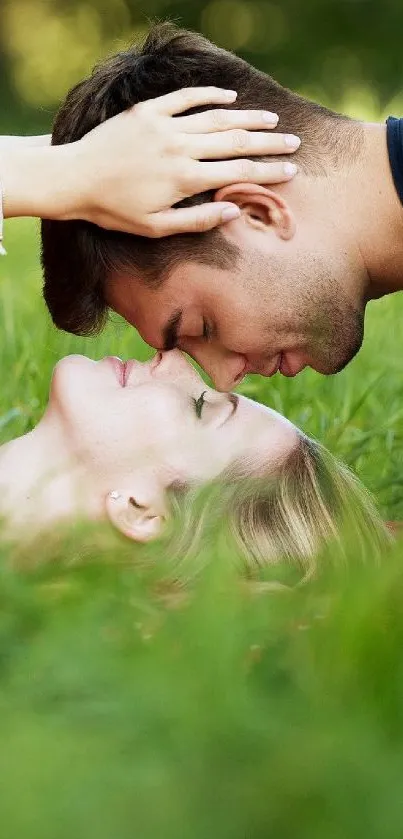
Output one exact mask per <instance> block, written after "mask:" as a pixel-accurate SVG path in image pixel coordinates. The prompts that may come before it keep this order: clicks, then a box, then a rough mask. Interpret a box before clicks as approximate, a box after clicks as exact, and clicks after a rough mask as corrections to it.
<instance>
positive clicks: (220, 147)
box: [186, 128, 301, 160]
mask: <svg viewBox="0 0 403 839" xmlns="http://www.w3.org/2000/svg"><path fill="white" fill-rule="evenodd" d="M300 145H301V140H300V139H299V137H296V136H295V135H294V134H278V133H277V132H275V133H274V134H273V133H270V132H269V131H245V130H244V129H243V128H239V129H237V130H235V131H221V132H219V133H217V134H200V135H197V134H195V135H192V136H188V137H187V138H186V147H187V149H188V150H189V152H190V154H191V156H192V157H193V158H195V159H198V160H214V159H215V158H218V159H221V160H223V159H225V158H227V157H245V156H248V157H249V156H251V157H252V156H254V155H259V154H289V153H291V152H293V151H296V150H297V149H298V148H299V146H300Z"/></svg>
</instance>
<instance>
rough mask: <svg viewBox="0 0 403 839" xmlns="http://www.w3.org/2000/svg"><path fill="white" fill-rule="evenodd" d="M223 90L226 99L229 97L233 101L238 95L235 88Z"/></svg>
mask: <svg viewBox="0 0 403 839" xmlns="http://www.w3.org/2000/svg"><path fill="white" fill-rule="evenodd" d="M224 92H225V97H226V99H229V101H230V102H233V101H234V99H236V98H237V96H238V93H237V91H236V90H226V91H224Z"/></svg>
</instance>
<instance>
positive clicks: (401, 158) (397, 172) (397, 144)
mask: <svg viewBox="0 0 403 839" xmlns="http://www.w3.org/2000/svg"><path fill="white" fill-rule="evenodd" d="M386 135H387V143H388V154H389V162H390V168H391V170H392V176H393V181H394V184H395V187H396V192H397V194H398V196H399V198H400V200H401V202H402V204H403V119H396V117H388V119H387V120H386Z"/></svg>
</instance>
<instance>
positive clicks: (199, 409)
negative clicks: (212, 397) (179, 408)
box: [193, 390, 207, 419]
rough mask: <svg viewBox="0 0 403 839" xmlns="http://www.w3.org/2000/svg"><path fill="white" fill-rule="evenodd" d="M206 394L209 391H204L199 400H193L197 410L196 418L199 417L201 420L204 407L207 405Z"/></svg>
mask: <svg viewBox="0 0 403 839" xmlns="http://www.w3.org/2000/svg"><path fill="white" fill-rule="evenodd" d="M206 392H207V391H205V390H203V393H202V394H201V395H200V396H199V398H198V399H193V403H194V406H195V410H196V416H197V418H198V419H201V415H202V410H203V405H204V403H205V399H204V394H205V393H206Z"/></svg>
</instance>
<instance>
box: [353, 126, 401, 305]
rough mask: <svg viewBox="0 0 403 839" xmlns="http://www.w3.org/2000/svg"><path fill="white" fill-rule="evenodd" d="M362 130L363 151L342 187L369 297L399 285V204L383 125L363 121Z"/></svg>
mask: <svg viewBox="0 0 403 839" xmlns="http://www.w3.org/2000/svg"><path fill="white" fill-rule="evenodd" d="M364 132H365V135H364V136H365V144H364V149H363V154H362V155H361V157H360V160H359V162H358V164H357V166H355V167H354V168H353V169H352V170H349V173H348V174H347V180H346V184H345V189H346V195H347V200H348V205H349V207H350V208H351V216H352V221H353V224H354V227H355V229H356V231H357V236H358V242H359V248H360V252H361V255H362V259H363V263H364V265H365V269H366V272H367V275H368V288H367V299H368V300H371V299H374V298H377V297H382V296H383V295H384V294H391V293H392V292H394V291H401V290H402V289H403V207H402V205H401V203H400V200H399V196H398V195H397V192H396V189H395V185H394V183H393V178H392V173H391V169H390V163H389V157H388V151H387V144H386V126H385V125H377V124H373V123H366V124H365V125H364ZM349 178H351V183H349V181H348V179H349Z"/></svg>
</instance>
